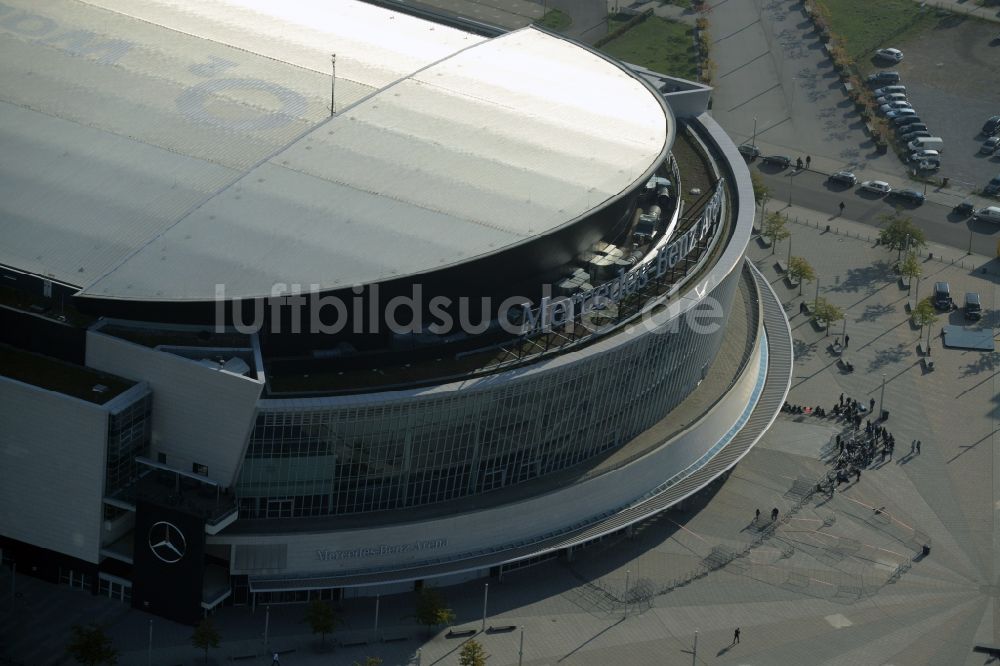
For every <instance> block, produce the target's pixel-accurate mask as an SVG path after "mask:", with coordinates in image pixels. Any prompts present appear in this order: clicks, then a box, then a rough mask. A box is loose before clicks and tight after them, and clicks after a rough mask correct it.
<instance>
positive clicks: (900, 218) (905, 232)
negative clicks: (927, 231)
mask: <svg viewBox="0 0 1000 666" xmlns="http://www.w3.org/2000/svg"><path fill="white" fill-rule="evenodd" d="M879 221H880V222H882V224H884V225H885V226H884V227H882V230H881V231H879V234H878V239H879V242H880V243H881V244H882V245H884V246H886V247H887V248H889V249H890V250H898V251H899V252H902V251H903V249H904V248H906V247H907V243H909V247H911V248H914V249H917V248H921V247H923V246H925V245H927V237H926V236H925V235H924V232H923V231H922V230H921V229H920V227H918V226H916V225H915V224H913V222H912V221H911V220H910V218H908V217H906V216H905V215H900V214H899V213H898V212H896V213H892V214H891V215H888V214H887V215H882V216H881V217H880V218H879Z"/></svg>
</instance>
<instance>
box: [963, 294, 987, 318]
mask: <svg viewBox="0 0 1000 666" xmlns="http://www.w3.org/2000/svg"><path fill="white" fill-rule="evenodd" d="M965 318H966V319H968V320H969V321H979V320H980V319H982V318H983V301H982V299H980V298H979V292H976V291H970V292H967V293H966V294H965Z"/></svg>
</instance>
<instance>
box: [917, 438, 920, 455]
mask: <svg viewBox="0 0 1000 666" xmlns="http://www.w3.org/2000/svg"><path fill="white" fill-rule="evenodd" d="M917 455H918V456H919V455H920V440H919V439H918V440H917Z"/></svg>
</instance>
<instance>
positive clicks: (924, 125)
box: [899, 123, 929, 136]
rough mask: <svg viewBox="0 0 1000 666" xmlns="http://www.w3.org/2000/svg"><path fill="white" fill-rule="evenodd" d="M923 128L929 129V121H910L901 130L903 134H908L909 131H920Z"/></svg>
mask: <svg viewBox="0 0 1000 666" xmlns="http://www.w3.org/2000/svg"><path fill="white" fill-rule="evenodd" d="M922 130H923V131H926V130H927V123H910V124H909V125H907V126H906V127H904V128H902V129H900V130H899V131H900V132H901V133H902V134H906V133H907V132H920V131H922ZM928 136H929V135H928Z"/></svg>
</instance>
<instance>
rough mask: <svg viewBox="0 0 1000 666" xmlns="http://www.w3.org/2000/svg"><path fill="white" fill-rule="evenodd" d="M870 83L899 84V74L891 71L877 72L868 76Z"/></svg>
mask: <svg viewBox="0 0 1000 666" xmlns="http://www.w3.org/2000/svg"><path fill="white" fill-rule="evenodd" d="M867 80H868V83H875V84H877V83H898V82H899V72H893V71H891V70H883V71H881V72H875V73H874V74H869V75H868V79H867Z"/></svg>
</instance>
